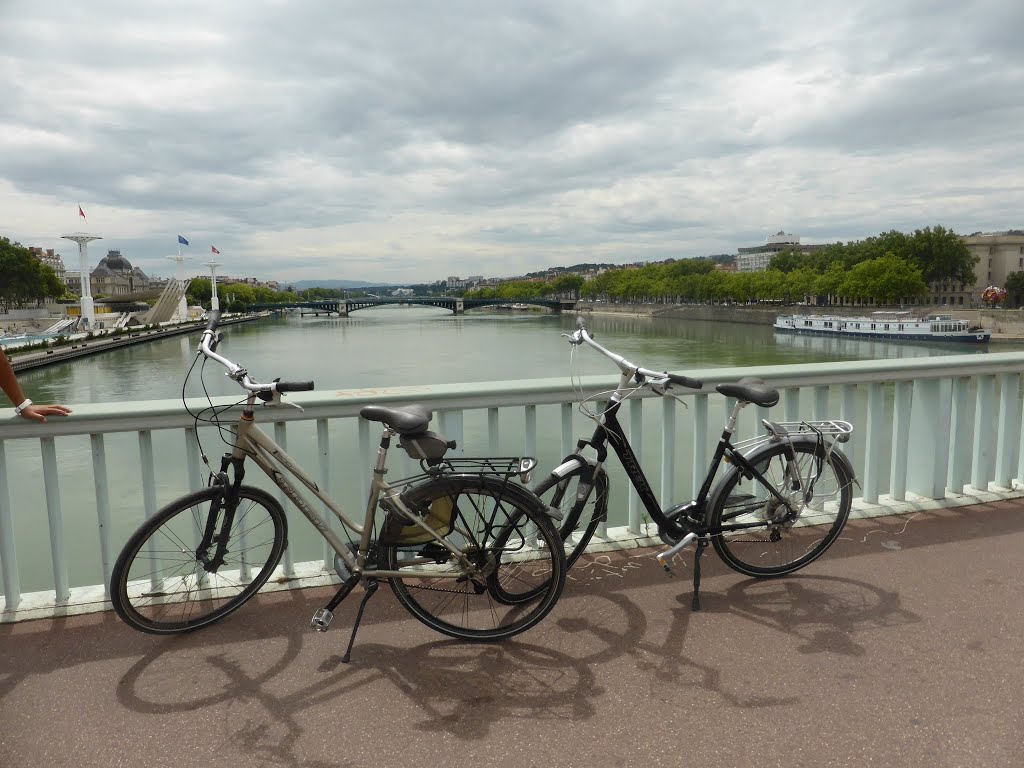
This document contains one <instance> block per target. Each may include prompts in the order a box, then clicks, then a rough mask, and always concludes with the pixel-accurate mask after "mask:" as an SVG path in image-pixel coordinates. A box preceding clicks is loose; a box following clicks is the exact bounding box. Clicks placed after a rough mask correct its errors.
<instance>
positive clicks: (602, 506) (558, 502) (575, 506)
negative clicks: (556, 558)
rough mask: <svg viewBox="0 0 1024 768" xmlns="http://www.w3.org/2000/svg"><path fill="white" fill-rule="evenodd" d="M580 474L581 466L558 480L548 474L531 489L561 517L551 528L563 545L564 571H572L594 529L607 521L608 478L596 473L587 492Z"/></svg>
mask: <svg viewBox="0 0 1024 768" xmlns="http://www.w3.org/2000/svg"><path fill="white" fill-rule="evenodd" d="M584 472H585V468H584V467H583V466H577V467H576V468H575V469H573V470H572V471H570V472H569V473H568V474H566V475H563V476H561V477H559V476H558V475H555V474H550V475H548V476H547V477H545V478H544V479H543V480H542V481H541V482H540V483H538V484H537V487H536V488H534V493H536V494H537V495H538V496H539V497H540V498H541V501H543V502H544V503H545V504H547V505H548V506H549V507H554V508H555V509H557V510H558V511H559V512H560V513H561V514H562V518H561V520H559V521H557V522H556V523H555V525H556V526H558V535H559V537H560V538H561V539H562V543H563V544H564V545H565V567H566V568H572V566H573V564H575V562H576V561H577V560H579V559H580V555H582V554H583V553H584V552H585V551H586V549H587V545H588V544H589V543H590V540H591V539H592V538H593V537H594V533H595V531H597V526H598V525H600V524H601V523H602V522H604V521H607V520H608V485H609V483H608V475H607V474H605V472H604V471H599V472H597V474H596V475H594V481H593V484H592V485H591V487H590V488H587V487H586V485H587V484H586V483H585V482H584V481H583V478H584ZM581 482H582V483H583V485H582V487H581ZM581 495H582V498H581Z"/></svg>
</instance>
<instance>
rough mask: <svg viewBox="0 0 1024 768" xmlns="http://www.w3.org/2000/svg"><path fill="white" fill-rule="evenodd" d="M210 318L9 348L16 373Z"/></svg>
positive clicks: (246, 318)
mask: <svg viewBox="0 0 1024 768" xmlns="http://www.w3.org/2000/svg"><path fill="white" fill-rule="evenodd" d="M266 315H267V313H260V314H252V315H242V316H240V317H226V318H223V319H222V320H221V322H220V324H221V325H222V326H225V325H236V324H238V323H248V322H251V321H253V320H259V319H260V318H262V317H266ZM206 323H207V321H206V320H196V321H193V322H188V323H175V324H173V325H171V324H168V325H161V326H157V327H154V328H146V329H141V328H140V329H138V330H133V329H128V330H126V331H123V332H120V333H111V334H109V335H105V334H102V333H100V334H97V335H91V336H90V335H87V334H82V336H81V338H71V339H69V340H68V341H66V342H64V343H63V344H60V345H53V346H50V347H49V348H47V349H32V350H27V351H24V352H20V353H19V351H18V348H17V347H15V348H13V349H8V350H5V352H6V354H7V356H8V358H10V361H11V367H12V368H14V371H15V372H16V373H19V372H21V371H30V370H33V369H36V368H43V367H46V366H48V365H56V364H57V363H64V362H67V361H68V360H73V359H75V358H79V357H85V356H87V355H95V354H99V353H100V352H107V351H109V350H112V349H119V348H121V347H127V346H131V345H133V344H142V343H144V342H147V341H156V340H157V339H165V338H169V337H171V336H181V335H182V334H187V333H198V332H200V331H202V330H203V329H204V328H205V327H206Z"/></svg>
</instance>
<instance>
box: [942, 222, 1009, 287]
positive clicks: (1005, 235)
mask: <svg viewBox="0 0 1024 768" xmlns="http://www.w3.org/2000/svg"><path fill="white" fill-rule="evenodd" d="M960 239H961V240H963V241H964V244H965V245H966V246H967V251H968V252H969V253H970V254H971V256H976V257H977V258H978V261H977V263H976V264H975V265H974V277H975V281H974V285H968V286H962V285H957V286H952V285H949V286H946V287H945V290H943V288H944V287H943V286H932V289H933V296H934V297H935V299H938V298H942V301H941V302H940V301H937V300H936V301H935V303H937V304H940V303H941V304H950V305H952V304H954V303H955V304H957V305H960V304H968V305H972V306H980V305H981V294H982V292H983V291H984V290H985V289H986V288H987V287H988V286H990V285H994V286H997V287H999V288H1005V287H1006V278H1007V277H1008V276H1009V275H1010V274H1011V273H1013V272H1024V229H1009V230H1006V231H1005V232H975V233H974V234H972V235H965V236H961V238H960ZM953 288H957V289H959V290H957V291H954V290H952V289H953ZM937 289H938V290H937ZM965 297H966V298H965Z"/></svg>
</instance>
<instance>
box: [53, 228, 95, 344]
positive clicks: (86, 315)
mask: <svg viewBox="0 0 1024 768" xmlns="http://www.w3.org/2000/svg"><path fill="white" fill-rule="evenodd" d="M61 238H62V239H64V240H71V241H73V242H76V243H78V263H79V268H80V269H81V283H82V286H81V287H82V299H81V302H82V303H81V313H82V319H83V320H84V321H85V325H86V328H87V329H88V330H90V331H91V330H92V329H93V326H94V325H95V324H96V310H95V308H94V307H93V303H92V289H91V286H90V285H89V243H91V242H92V241H93V240H102V239H103V238H102V237H100V236H99V235H87V234H85V233H84V232H74V233H72V234H70V235H61Z"/></svg>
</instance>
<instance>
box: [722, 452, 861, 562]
mask: <svg viewBox="0 0 1024 768" xmlns="http://www.w3.org/2000/svg"><path fill="white" fill-rule="evenodd" d="M792 450H793V451H794V458H793V460H792V461H790V460H789V459H788V458H787V453H788V451H789V446H787V445H783V444H780V443H772V444H769V445H767V446H765V447H763V448H761V449H758V450H757V451H755V453H753V454H752V455H750V456H748V457H747V459H748V460H749V461H750V463H751V464H752V465H753V466H754V468H755V469H757V471H758V472H760V473H761V475H762V476H763V477H764V480H765V482H767V483H769V484H770V485H771V487H772V488H774V489H775V490H776V491H777V492H778V493H779V494H780V495H781V496H782V497H784V498H785V499H787V500H788V501H789V502H790V503H791V505H792V507H793V510H794V511H790V509H789V508H788V507H787V506H786V505H785V504H783V503H782V502H780V501H779V500H778V499H777V498H775V496H773V495H771V494H770V493H769V492H768V490H767V489H766V488H765V486H764V485H763V484H762V483H761V482H760V481H758V480H757V479H756V478H754V479H748V478H745V477H744V475H743V473H742V472H740V471H739V470H737V469H733V470H732V471H731V472H730V473H729V474H727V475H726V476H725V477H723V478H722V481H721V484H720V485H719V487H718V488H717V489H716V490H715V493H714V498H713V500H712V502H711V506H710V508H709V512H708V525H709V527H710V528H711V529H712V530H711V542H712V544H713V545H714V547H715V551H716V552H717V553H718V555H719V557H721V558H722V560H723V561H724V562H725V564H726V565H728V566H729V567H730V568H732V569H733V570H735V571H739V572H740V573H743V574H746V575H748V576H783V575H785V574H787V573H792V572H793V571H796V570H798V569H800V568H803V567H804V566H805V565H807V564H808V563H810V562H812V561H814V560H816V559H817V558H818V557H820V556H821V555H822V553H824V552H825V550H826V549H828V548H829V547H830V546H831V545H832V543H833V542H834V541H835V540H836V538H837V537H838V536H839V533H840V531H842V530H843V526H844V525H845V524H846V519H847V518H848V517H849V515H850V506H851V504H852V503H853V491H852V489H851V487H850V486H851V485H852V483H853V477H852V476H851V475H850V473H849V471H848V470H847V465H846V463H845V462H844V461H842V460H840V458H839V457H838V456H837V455H836V454H835V453H828V452H826V451H825V449H824V448H823V447H820V446H818V445H817V444H816V443H815V442H813V441H807V442H796V443H794V444H793V445H792ZM732 525H744V526H748V527H744V528H742V529H738V530H727V531H721V532H717V531H718V529H719V528H720V527H729V526H732Z"/></svg>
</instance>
